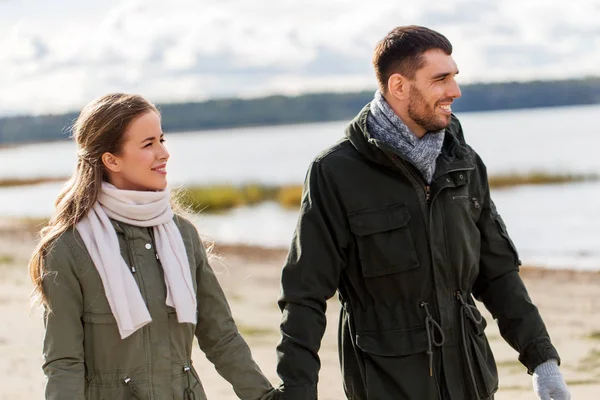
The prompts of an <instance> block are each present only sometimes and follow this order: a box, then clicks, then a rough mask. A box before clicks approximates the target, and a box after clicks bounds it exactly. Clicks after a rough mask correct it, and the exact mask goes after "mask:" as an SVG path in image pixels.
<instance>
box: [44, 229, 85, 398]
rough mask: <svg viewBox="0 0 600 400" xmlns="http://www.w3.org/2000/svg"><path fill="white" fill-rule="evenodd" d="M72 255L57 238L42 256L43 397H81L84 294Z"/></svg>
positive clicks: (82, 389) (82, 392)
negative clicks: (44, 307)
mask: <svg viewBox="0 0 600 400" xmlns="http://www.w3.org/2000/svg"><path fill="white" fill-rule="evenodd" d="M74 257H75V255H74V253H73V252H72V251H71V249H70V248H69V245H68V244H67V243H66V242H64V241H61V240H60V239H59V240H58V241H57V242H56V244H55V245H54V246H53V247H52V249H51V250H50V253H49V254H48V255H47V256H46V258H45V265H44V267H45V271H46V272H45V275H44V278H43V280H42V287H43V291H44V294H45V295H46V297H47V299H48V303H49V307H50V309H49V310H46V311H45V313H44V326H45V334H44V343H43V349H44V350H43V352H44V353H43V354H44V364H43V367H42V368H43V370H44V374H45V375H46V377H47V381H46V400H77V399H81V400H83V399H84V382H85V366H84V350H83V323H82V321H81V317H82V314H83V295H82V292H81V287H80V284H79V279H78V275H77V273H76V267H77V266H76V265H75V264H76V260H75V259H74Z"/></svg>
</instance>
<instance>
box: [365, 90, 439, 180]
mask: <svg viewBox="0 0 600 400" xmlns="http://www.w3.org/2000/svg"><path fill="white" fill-rule="evenodd" d="M367 129H368V130H369V133H370V134H371V137H372V138H374V139H377V140H380V141H382V142H383V143H385V144H387V145H388V146H390V147H391V148H392V149H393V150H394V151H395V152H396V153H397V154H398V155H400V156H403V157H404V158H406V159H408V160H409V161H410V162H411V164H413V165H414V166H415V167H417V169H418V170H419V171H420V172H421V173H422V174H423V177H424V178H425V180H426V181H427V183H431V180H432V179H433V173H434V172H435V161H436V159H437V157H438V156H439V155H440V152H441V151H442V144H443V143H444V131H445V130H444V129H442V130H440V131H436V132H427V133H426V134H425V135H424V136H423V137H422V138H420V139H419V138H418V137H417V136H415V135H414V134H413V133H412V132H411V131H410V129H408V127H407V126H406V124H405V123H404V122H402V120H401V119H400V117H398V116H397V115H396V113H395V112H394V110H392V108H391V107H390V105H389V104H388V103H387V101H386V100H385V98H384V97H383V95H382V94H381V92H380V91H379V90H378V91H377V92H375V98H374V99H373V101H372V102H371V110H370V112H369V115H368V116H367Z"/></svg>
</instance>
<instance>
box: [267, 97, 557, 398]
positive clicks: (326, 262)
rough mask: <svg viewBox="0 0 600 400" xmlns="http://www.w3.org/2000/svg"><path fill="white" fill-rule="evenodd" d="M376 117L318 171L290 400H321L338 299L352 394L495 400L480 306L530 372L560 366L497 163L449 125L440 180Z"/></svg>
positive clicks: (304, 247) (309, 186) (292, 341)
mask: <svg viewBox="0 0 600 400" xmlns="http://www.w3.org/2000/svg"><path fill="white" fill-rule="evenodd" d="M368 112H369V107H368V106H367V107H365V109H363V110H362V111H361V113H360V114H359V115H358V116H357V117H356V118H355V119H354V121H352V122H351V123H350V125H349V127H348V129H347V131H346V138H345V139H343V140H342V141H340V142H339V143H338V144H336V145H334V146H332V147H331V148H329V149H328V150H326V151H325V152H323V153H322V154H321V155H319V156H318V157H317V158H316V159H315V161H314V162H313V163H312V164H311V166H310V169H309V171H308V174H307V178H306V182H305V187H304V194H303V199H302V206H301V210H300V216H299V220H298V225H297V229H296V232H295V236H294V238H293V241H292V246H291V248H290V252H289V255H288V258H287V261H286V264H285V266H284V268H283V274H282V296H281V299H280V303H279V304H280V307H281V310H282V312H283V319H282V323H281V332H282V338H281V342H280V344H279V347H278V356H279V362H278V367H277V368H278V374H279V376H280V377H281V379H282V381H283V386H282V387H281V388H280V391H281V393H282V395H281V398H282V399H286V400H289V399H293V400H313V399H316V398H317V381H318V373H319V368H320V361H319V357H318V351H319V346H320V342H321V338H322V336H323V333H324V330H325V324H326V321H325V309H326V306H327V299H329V298H330V297H332V296H333V295H334V294H335V293H336V292H337V293H338V296H339V300H340V302H341V305H342V308H341V315H340V320H339V332H340V334H339V352H340V361H341V367H342V375H343V379H344V389H345V391H346V395H347V397H348V398H349V399H353V400H367V399H368V400H391V399H393V400H437V399H440V398H442V396H446V397H449V398H451V399H452V400H477V399H489V398H491V397H492V396H493V394H494V392H495V391H496V390H497V388H498V374H497V370H496V364H495V362H494V358H493V355H492V352H491V350H490V347H489V344H488V341H487V339H486V336H485V333H484V330H485V327H486V321H485V320H484V319H483V318H482V316H481V314H480V313H479V311H478V310H477V308H476V306H475V303H474V301H473V298H476V299H478V300H480V301H482V302H483V303H484V304H485V306H486V307H487V308H488V309H489V311H490V312H491V314H492V315H493V316H494V318H495V319H497V321H498V325H499V327H500V333H501V334H502V336H503V337H504V339H506V341H507V342H508V343H509V344H510V345H511V346H512V347H513V348H515V349H516V350H517V351H518V353H519V358H520V360H521V361H522V363H523V364H524V365H525V366H526V367H527V369H528V370H529V372H531V371H533V369H534V368H535V367H536V366H537V365H539V364H541V363H542V362H544V361H546V360H548V359H550V358H555V359H557V360H558V359H559V357H558V354H557V352H556V350H555V349H554V347H553V346H552V344H551V342H550V338H549V336H548V333H547V332H546V328H545V326H544V323H543V322H542V319H541V317H540V314H539V312H538V310H537V308H536V307H535V306H534V305H533V304H532V302H531V300H530V298H529V296H528V294H527V290H526V289H525V286H524V285H523V282H522V280H521V278H520V276H519V264H520V262H519V259H518V254H517V250H516V248H515V246H514V245H513V243H512V241H511V239H510V237H509V236H508V233H507V230H506V227H505V225H504V222H503V221H502V218H501V217H500V215H499V214H498V212H497V210H496V208H495V206H494V203H493V202H492V199H491V197H490V191H489V186H488V178H487V173H486V168H485V165H484V164H483V162H482V160H481V159H480V158H479V156H478V155H477V153H475V151H474V150H473V149H472V148H470V147H469V146H468V145H466V144H465V143H464V139H462V129H461V127H460V124H459V122H458V120H457V119H456V118H455V117H453V119H452V122H451V125H450V126H449V127H448V128H447V130H446V135H445V140H444V144H443V148H442V153H441V155H440V156H439V157H438V160H437V164H436V172H435V174H434V177H433V182H432V183H431V184H430V185H429V184H427V183H426V182H425V181H424V180H423V178H422V176H421V175H420V173H419V172H418V171H417V170H416V169H415V168H414V166H412V165H411V164H410V163H409V162H408V161H407V160H404V159H402V158H401V157H399V156H398V155H395V154H394V153H393V151H392V150H391V149H390V148H388V147H386V146H385V144H383V143H381V142H379V141H377V140H375V139H373V138H372V137H371V135H370V134H369V132H368V130H367V127H366V119H367V115H368ZM482 134H484V133H482ZM448 395H449V396H448Z"/></svg>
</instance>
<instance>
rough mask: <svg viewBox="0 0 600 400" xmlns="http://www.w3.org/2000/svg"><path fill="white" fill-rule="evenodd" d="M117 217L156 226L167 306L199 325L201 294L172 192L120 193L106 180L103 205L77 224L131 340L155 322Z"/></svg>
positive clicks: (100, 201)
mask: <svg viewBox="0 0 600 400" xmlns="http://www.w3.org/2000/svg"><path fill="white" fill-rule="evenodd" d="M109 218H112V219H114V220H117V221H121V222H125V223H127V224H130V225H135V226H141V227H150V226H151V227H153V229H154V237H155V241H156V250H157V253H158V258H159V259H160V262H161V265H162V267H163V271H164V277H165V283H166V286H167V301H166V303H167V305H169V306H171V307H175V309H176V311H177V320H178V321H179V322H180V323H186V322H187V323H192V324H195V323H196V293H195V291H194V286H193V283H192V274H191V271H190V265H189V261H188V258H187V253H186V250H185V245H184V243H183V239H182V237H181V233H180V232H179V229H178V228H177V225H175V221H174V220H173V211H172V210H171V205H170V202H169V192H168V191H167V190H163V191H159V192H152V191H135V190H120V189H117V188H116V187H114V186H113V185H111V184H110V183H106V182H103V183H102V189H101V192H100V194H99V195H98V201H97V202H96V204H94V207H93V208H92V209H91V210H90V211H89V212H88V214H87V215H86V216H85V217H84V218H83V219H82V220H81V221H80V222H79V223H78V224H77V225H76V228H77V230H78V231H79V234H80V235H81V238H82V239H83V242H84V243H85V246H86V248H87V250H88V253H89V254H90V256H91V258H92V261H93V262H94V265H95V266H96V269H97V270H98V273H99V274H100V278H101V279H102V284H103V286H104V291H105V292H106V297H107V299H108V304H109V305H110V309H111V311H112V313H113V315H114V316H115V319H116V320H117V326H118V328H119V333H120V334H121V338H122V339H125V338H126V337H127V336H129V335H131V334H132V333H133V332H135V331H136V330H137V329H139V328H141V327H142V326H144V325H146V324H147V323H149V322H150V321H152V318H151V317H150V313H149V311H148V308H147V307H146V303H145V302H144V299H143V297H142V294H141V292H140V289H139V287H138V286H137V284H136V282H135V278H134V277H133V275H132V273H131V271H130V270H129V268H128V267H127V264H126V263H125V260H123V257H121V251H120V248H119V241H118V239H117V234H116V232H115V229H114V227H113V225H112V224H111V222H110V219H109Z"/></svg>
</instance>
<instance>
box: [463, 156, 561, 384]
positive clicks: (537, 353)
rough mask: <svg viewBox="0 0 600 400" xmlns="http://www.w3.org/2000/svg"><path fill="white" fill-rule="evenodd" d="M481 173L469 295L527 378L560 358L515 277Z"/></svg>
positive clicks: (514, 259)
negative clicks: (477, 242) (477, 248)
mask: <svg viewBox="0 0 600 400" xmlns="http://www.w3.org/2000/svg"><path fill="white" fill-rule="evenodd" d="M478 164H479V167H480V168H481V171H482V175H483V176H482V186H483V187H484V202H483V207H482V212H481V216H480V218H479V221H478V225H477V226H478V228H479V230H480V232H481V253H480V254H481V258H480V264H479V268H480V269H479V276H478V278H477V280H476V282H475V285H474V290H473V294H474V295H475V298H477V299H478V300H480V301H482V302H483V303H484V304H485V306H486V308H487V309H488V310H489V311H490V313H491V314H492V316H493V317H494V318H495V319H497V321H498V326H499V328H500V334H501V335H502V337H503V338H504V339H505V340H506V341H507V342H508V344H510V345H511V346H512V347H513V348H514V349H515V350H517V351H518V352H519V360H520V361H521V362H522V363H523V365H525V366H526V367H527V371H528V372H529V373H530V374H531V373H533V370H534V369H535V367H536V366H538V365H539V364H541V363H543V362H544V361H547V360H549V359H551V358H554V359H556V360H557V361H558V362H559V363H560V358H559V356H558V353H557V351H556V349H555V348H554V346H553V345H552V344H551V341H550V337H549V335H548V332H547V330H546V327H545V325H544V322H543V321H542V317H541V316H540V313H539V311H538V309H537V307H536V306H535V305H534V304H533V303H532V301H531V299H530V298H529V294H528V293H527V289H526V288H525V285H524V283H523V281H522V280H521V277H520V276H519V266H520V265H521V262H520V260H519V258H518V253H517V250H516V247H515V246H514V244H513V242H512V240H511V239H510V237H509V235H508V232H507V230H506V226H505V224H504V221H503V220H502V218H501V217H500V214H498V211H497V210H496V206H495V205H494V202H493V201H492V199H491V197H490V190H489V184H488V179H487V173H486V172H485V165H484V164H483V162H482V161H481V159H478Z"/></svg>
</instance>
